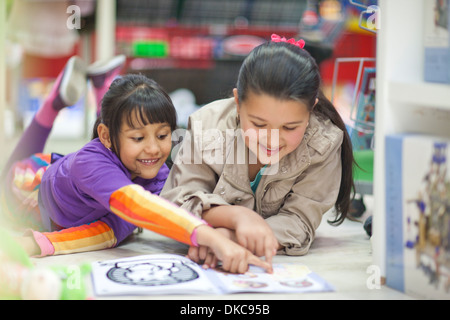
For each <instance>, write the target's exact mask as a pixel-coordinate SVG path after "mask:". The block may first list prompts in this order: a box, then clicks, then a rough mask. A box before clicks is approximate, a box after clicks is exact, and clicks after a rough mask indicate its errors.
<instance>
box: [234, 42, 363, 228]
mask: <svg viewBox="0 0 450 320" xmlns="http://www.w3.org/2000/svg"><path fill="white" fill-rule="evenodd" d="M321 82H322V81H321V77H320V72H319V68H318V66H317V64H316V62H315V60H314V58H313V57H312V56H311V55H310V54H309V53H308V52H307V51H306V50H303V49H301V48H300V47H297V46H295V45H293V44H290V43H286V42H277V43H275V42H267V43H264V44H262V45H260V46H258V47H256V48H255V49H253V51H252V52H251V53H250V54H249V55H248V56H247V57H246V59H245V60H244V62H243V64H242V66H241V69H240V71H239V76H238V82H237V85H236V87H237V91H238V99H239V101H245V99H246V98H247V95H248V93H249V92H253V93H255V94H267V95H270V96H272V97H275V98H277V99H281V100H296V101H300V102H303V103H305V104H306V105H307V106H308V109H309V111H310V112H311V113H313V114H315V115H317V116H318V117H319V118H321V119H330V120H331V122H332V123H333V124H334V125H336V126H337V127H338V128H339V129H341V130H342V131H343V133H344V140H343V142H342V147H341V162H342V176H341V184H340V187H339V194H338V197H337V200H336V203H335V209H336V218H335V220H334V221H328V222H329V223H330V224H333V225H339V224H341V223H342V222H343V221H344V219H345V217H346V216H347V213H348V212H349V210H350V205H351V199H352V196H351V194H352V190H354V181H353V165H354V158H353V149H352V143H351V140H350V137H349V135H348V132H347V129H346V127H345V123H344V121H343V120H342V118H341V116H340V115H339V113H338V112H337V110H336V108H335V107H334V106H333V104H332V103H331V102H330V101H329V100H328V99H327V98H326V97H325V95H324V94H323V92H322V90H321ZM316 99H319V100H318V103H317V104H316V105H315V102H316Z"/></svg>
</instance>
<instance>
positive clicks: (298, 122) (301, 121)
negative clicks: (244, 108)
mask: <svg viewBox="0 0 450 320" xmlns="http://www.w3.org/2000/svg"><path fill="white" fill-rule="evenodd" d="M248 116H249V117H250V118H253V119H255V120H259V121H262V122H267V121H266V120H265V119H263V118H260V117H258V116H254V115H251V114H249V115H248ZM303 122H304V121H303V120H299V121H291V122H286V123H285V124H284V125H287V124H288V125H291V124H302V123H303Z"/></svg>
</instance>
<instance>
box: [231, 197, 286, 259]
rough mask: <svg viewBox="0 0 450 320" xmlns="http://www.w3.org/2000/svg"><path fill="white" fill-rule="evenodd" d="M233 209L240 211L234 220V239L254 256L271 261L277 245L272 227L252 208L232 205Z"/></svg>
mask: <svg viewBox="0 0 450 320" xmlns="http://www.w3.org/2000/svg"><path fill="white" fill-rule="evenodd" d="M233 210H239V211H240V212H239V214H237V215H236V220H235V233H236V241H237V242H238V243H239V244H240V245H242V246H243V247H245V248H247V249H248V250H250V252H252V253H254V254H255V255H256V256H258V257H261V256H265V257H266V261H268V262H269V263H272V257H273V256H274V255H275V254H276V252H277V249H278V247H279V244H278V240H277V239H276V238H275V235H274V234H273V231H272V229H271V228H270V227H269V225H268V224H267V223H266V221H264V219H263V218H262V217H261V216H260V215H259V214H257V213H256V212H255V211H253V210H250V209H248V208H245V207H241V206H234V207H233Z"/></svg>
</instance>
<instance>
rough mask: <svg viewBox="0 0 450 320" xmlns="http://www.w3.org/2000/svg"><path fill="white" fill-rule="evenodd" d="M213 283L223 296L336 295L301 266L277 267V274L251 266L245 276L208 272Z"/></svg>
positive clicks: (278, 265) (323, 281)
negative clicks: (310, 293)
mask: <svg viewBox="0 0 450 320" xmlns="http://www.w3.org/2000/svg"><path fill="white" fill-rule="evenodd" d="M206 273H207V274H208V276H209V278H210V279H211V282H213V283H214V284H215V287H219V288H220V291H221V292H223V293H244V292H246V293H249V292H255V293H258V292H259V293H269V292H270V293H290V292H291V293H301V292H323V291H334V288H333V287H332V286H331V285H330V284H328V283H327V282H326V281H325V280H323V279H322V278H320V277H319V276H318V275H317V274H315V273H313V272H311V270H310V269H309V268H308V267H307V266H305V265H302V264H299V263H274V264H273V273H272V274H270V273H267V272H265V271H264V270H263V269H262V268H259V267H255V266H250V268H249V271H247V272H246V273H245V274H231V273H226V272H220V271H218V270H212V269H209V270H206Z"/></svg>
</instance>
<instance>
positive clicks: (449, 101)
mask: <svg viewBox="0 0 450 320" xmlns="http://www.w3.org/2000/svg"><path fill="white" fill-rule="evenodd" d="M388 96H389V101H390V102H391V103H394V104H396V103H400V104H408V105H411V106H421V107H430V108H442V109H444V110H448V111H450V85H447V84H439V83H429V82H400V81H395V80H394V81H390V82H389V84H388Z"/></svg>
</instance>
